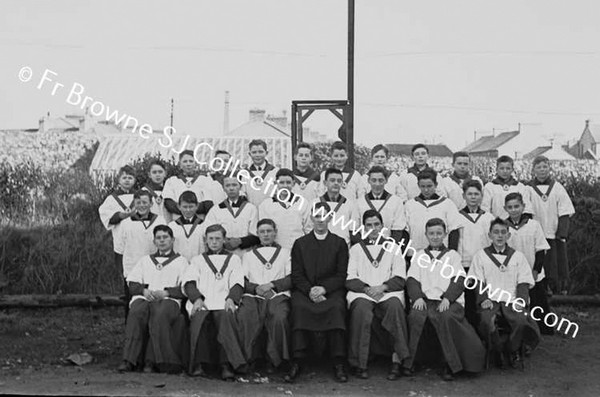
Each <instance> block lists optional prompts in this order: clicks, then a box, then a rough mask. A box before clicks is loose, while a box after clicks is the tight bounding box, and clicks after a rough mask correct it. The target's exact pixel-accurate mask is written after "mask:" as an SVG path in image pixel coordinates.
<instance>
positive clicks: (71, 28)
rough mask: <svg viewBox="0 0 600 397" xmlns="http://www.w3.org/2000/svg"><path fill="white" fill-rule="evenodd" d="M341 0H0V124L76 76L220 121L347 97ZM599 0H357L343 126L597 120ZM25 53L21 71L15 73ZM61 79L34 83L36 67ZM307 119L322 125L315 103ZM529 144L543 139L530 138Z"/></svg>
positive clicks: (92, 91) (552, 126)
mask: <svg viewBox="0 0 600 397" xmlns="http://www.w3.org/2000/svg"><path fill="white" fill-rule="evenodd" d="M346 4H347V2H346V1H345V0H302V1H288V0H238V1H234V0H219V1H187V2H172V1H169V2H167V1H164V2H163V1H160V2H158V1H156V2H149V1H94V2H92V1H81V0H73V1H64V0H56V1H24V0H9V1H7V0H2V2H0V50H1V51H2V53H1V55H0V129H6V128H31V127H36V126H37V120H38V119H39V117H40V116H41V115H43V114H45V113H46V112H48V111H50V113H51V114H52V115H55V116H58V115H63V114H65V113H74V112H76V111H77V110H79V109H78V108H76V107H75V106H72V105H69V104H67V103H66V97H67V94H68V90H69V89H70V88H71V86H72V84H73V83H74V82H78V83H80V84H81V85H83V86H84V87H85V93H86V94H88V95H89V96H91V97H93V98H94V99H97V100H100V101H101V102H102V103H104V104H105V105H108V106H110V107H111V108H113V109H117V110H119V111H120V112H122V113H127V114H130V115H133V116H135V117H136V118H138V119H139V120H140V121H142V122H147V123H149V124H151V125H152V126H153V127H154V128H157V129H161V128H162V127H163V126H164V125H166V124H168V122H169V110H170V103H169V102H170V98H174V99H175V123H174V124H175V127H176V128H177V131H178V133H182V134H190V135H199V136H218V135H220V134H221V131H222V128H223V127H222V126H223V99H224V91H225V90H229V91H230V93H231V94H230V95H231V116H230V120H231V121H230V125H231V127H232V128H234V127H236V126H238V125H239V124H241V123H243V122H244V121H246V120H247V118H248V110H249V109H250V108H252V107H261V108H265V109H266V110H267V112H268V113H272V114H279V113H281V111H283V110H287V111H288V114H289V109H290V104H291V101H292V100H294V99H345V98H346V34H347V31H346V23H347V11H346ZM598 15H600V2H598V1H593V0H589V1H579V0H575V1H549V0H540V1H537V0H536V1H533V0H528V1H521V0H518V1H517V0H509V1H502V2H491V1H481V0H473V1H466V0H465V1H456V0H453V1H411V2H409V1H399V0H356V73H355V80H356V89H355V97H356V110H355V112H356V114H355V134H356V140H357V141H358V142H361V143H365V144H374V143H378V142H385V143H389V142H397V143H414V142H417V141H422V140H427V141H430V142H431V141H433V140H436V141H438V142H444V143H446V144H447V145H448V146H449V147H450V148H451V149H453V150H457V149H460V148H461V147H463V146H464V145H465V144H466V143H467V142H470V141H471V140H472V139H473V131H474V130H478V131H491V130H492V128H496V129H497V130H506V129H516V128H517V125H518V123H519V122H521V123H523V124H524V125H525V126H531V129H529V130H528V129H527V128H524V130H525V131H527V132H528V131H535V134H534V133H533V132H531V135H532V141H535V142H538V141H539V138H540V137H542V136H551V135H557V136H558V139H560V140H566V139H568V138H574V137H577V136H578V135H579V134H581V131H582V130H583V127H584V123H585V120H586V119H587V118H591V119H592V121H596V122H598V123H600V77H599V75H600V25H599V23H598ZM22 66H30V67H31V68H32V70H33V79H32V81H30V82H29V83H22V82H20V81H19V78H18V72H19V69H20V68H21V67H22ZM46 68H48V69H51V70H53V71H55V72H56V73H58V76H56V77H54V80H56V81H58V82H60V83H62V84H64V85H65V87H66V88H63V91H59V92H57V95H56V96H54V97H53V96H52V95H51V86H50V85H47V86H45V87H44V88H43V89H42V90H37V89H36V84H37V82H38V81H39V78H40V76H41V73H42V72H43V71H44V69H46ZM311 120H313V121H312V123H308V124H309V125H311V126H312V127H313V128H315V129H318V130H320V131H321V132H323V133H326V134H328V135H329V136H331V137H333V136H334V134H335V132H336V131H337V128H338V123H337V122H336V120H335V119H334V118H333V116H330V115H328V114H326V113H323V114H321V115H319V116H318V117H316V118H314V119H311ZM539 142H540V144H542V143H543V142H542V141H539Z"/></svg>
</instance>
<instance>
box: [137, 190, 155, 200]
mask: <svg viewBox="0 0 600 397" xmlns="http://www.w3.org/2000/svg"><path fill="white" fill-rule="evenodd" d="M142 196H148V198H149V199H150V201H151V202H152V194H150V192H149V191H147V190H146V189H140V190H136V191H135V192H134V193H133V199H134V200H135V199H139V198H141V197H142Z"/></svg>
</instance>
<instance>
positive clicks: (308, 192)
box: [293, 142, 321, 202]
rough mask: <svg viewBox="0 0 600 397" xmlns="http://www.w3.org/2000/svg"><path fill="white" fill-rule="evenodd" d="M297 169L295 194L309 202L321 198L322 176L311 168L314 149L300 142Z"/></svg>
mask: <svg viewBox="0 0 600 397" xmlns="http://www.w3.org/2000/svg"><path fill="white" fill-rule="evenodd" d="M294 160H295V161H296V167H295V168H294V181H295V182H296V183H295V184H294V191H293V193H294V194H298V195H300V196H302V197H304V199H305V200H306V201H307V202H311V201H313V200H314V199H316V198H317V197H319V192H320V190H319V189H320V187H319V186H320V182H321V176H320V174H319V173H318V172H317V171H315V170H314V169H312V168H311V166H310V164H311V163H312V160H313V148H312V146H311V145H310V144H308V143H306V142H300V143H299V144H298V146H297V147H296V156H295V157H294Z"/></svg>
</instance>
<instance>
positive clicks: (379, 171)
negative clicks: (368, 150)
mask: <svg viewBox="0 0 600 397" xmlns="http://www.w3.org/2000/svg"><path fill="white" fill-rule="evenodd" d="M371 174H383V176H384V177H385V179H388V177H389V175H388V172H387V170H386V169H385V168H383V167H382V166H380V165H374V166H373V167H371V168H370V169H369V171H367V175H368V176H369V177H370V176H371Z"/></svg>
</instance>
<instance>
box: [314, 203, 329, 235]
mask: <svg viewBox="0 0 600 397" xmlns="http://www.w3.org/2000/svg"><path fill="white" fill-rule="evenodd" d="M310 219H311V221H312V223H313V228H314V229H315V230H316V231H318V232H324V231H325V230H327V225H328V224H329V220H330V217H329V212H328V211H326V210H325V208H320V209H319V210H318V212H315V211H312V212H311V215H310Z"/></svg>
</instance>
